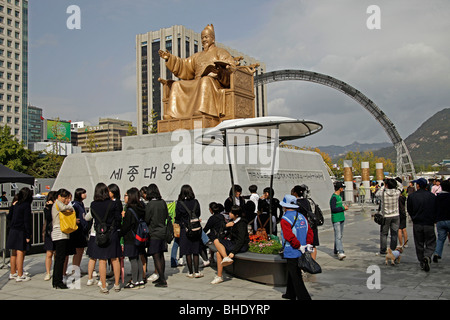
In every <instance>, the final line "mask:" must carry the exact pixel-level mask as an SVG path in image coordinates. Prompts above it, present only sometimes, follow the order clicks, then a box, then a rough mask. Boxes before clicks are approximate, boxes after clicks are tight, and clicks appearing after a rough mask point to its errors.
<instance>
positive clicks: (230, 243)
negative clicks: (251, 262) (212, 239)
mask: <svg viewBox="0 0 450 320" xmlns="http://www.w3.org/2000/svg"><path fill="white" fill-rule="evenodd" d="M219 242H220V243H221V244H222V245H223V246H224V247H225V250H226V252H227V254H230V252H231V251H233V250H234V247H235V244H234V242H233V241H231V240H230V239H226V238H223V239H219ZM248 248H249V246H248V244H247V245H243V246H242V247H241V249H240V250H239V252H238V253H241V252H246V251H248Z"/></svg>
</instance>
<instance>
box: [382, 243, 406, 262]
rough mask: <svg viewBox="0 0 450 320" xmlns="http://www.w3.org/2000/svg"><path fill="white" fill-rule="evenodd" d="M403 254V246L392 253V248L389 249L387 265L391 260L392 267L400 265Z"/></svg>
mask: <svg viewBox="0 0 450 320" xmlns="http://www.w3.org/2000/svg"><path fill="white" fill-rule="evenodd" d="M402 253H403V246H401V247H397V248H395V250H394V251H392V250H391V248H388V252H387V253H386V265H387V264H388V261H389V260H391V265H395V264H396V263H397V264H398V263H400V258H401V257H402V256H401V255H402Z"/></svg>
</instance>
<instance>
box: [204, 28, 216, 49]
mask: <svg viewBox="0 0 450 320" xmlns="http://www.w3.org/2000/svg"><path fill="white" fill-rule="evenodd" d="M214 41H215V39H214V34H213V33H211V32H210V31H209V30H207V29H205V30H203V31H202V46H203V50H208V48H209V47H210V46H211V45H213V44H214Z"/></svg>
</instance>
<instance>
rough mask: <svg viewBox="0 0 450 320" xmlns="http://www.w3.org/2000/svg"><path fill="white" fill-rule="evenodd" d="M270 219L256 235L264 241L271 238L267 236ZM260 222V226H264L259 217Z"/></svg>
mask: <svg viewBox="0 0 450 320" xmlns="http://www.w3.org/2000/svg"><path fill="white" fill-rule="evenodd" d="M269 219H270V218H269ZM269 219H267V220H266V222H264V225H263V226H261V227H260V228H258V229H257V230H256V235H257V236H258V237H260V238H261V239H262V240H267V239H269V236H268V235H267V231H266V225H267V222H269ZM258 222H259V224H260V225H262V222H261V219H260V218H259V216H258Z"/></svg>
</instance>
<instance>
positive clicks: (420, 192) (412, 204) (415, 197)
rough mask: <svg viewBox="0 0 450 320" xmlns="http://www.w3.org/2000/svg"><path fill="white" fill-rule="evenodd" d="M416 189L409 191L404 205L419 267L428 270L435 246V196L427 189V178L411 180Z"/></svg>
mask: <svg viewBox="0 0 450 320" xmlns="http://www.w3.org/2000/svg"><path fill="white" fill-rule="evenodd" d="M413 182H414V183H415V184H416V188H417V191H416V192H414V193H411V194H410V195H409V196H408V199H407V201H406V207H407V211H408V213H409V215H410V216H411V220H412V222H413V236H414V244H415V246H416V255H417V259H418V260H419V263H420V267H421V268H422V269H423V270H424V271H426V272H428V271H430V263H431V256H432V254H433V252H434V250H435V248H436V234H435V231H434V223H435V222H436V196H435V195H434V194H432V193H431V192H430V191H428V190H427V189H426V188H427V180H425V179H424V178H420V179H417V180H414V181H413Z"/></svg>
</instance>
